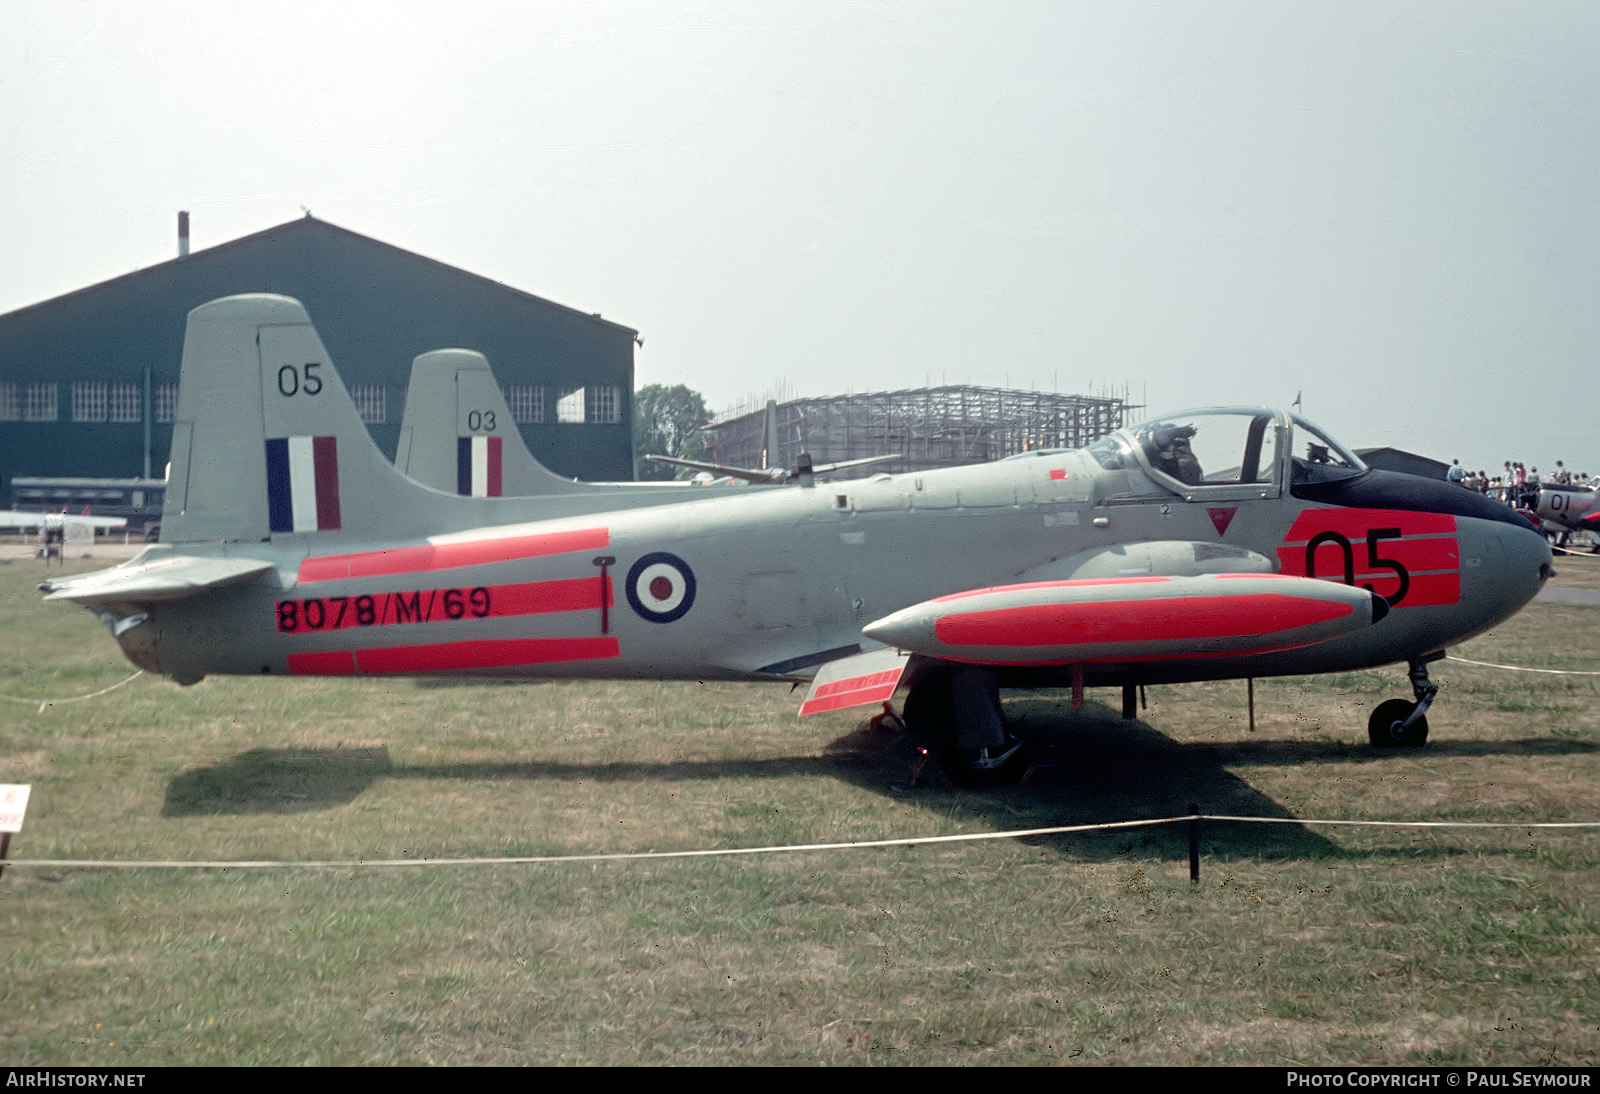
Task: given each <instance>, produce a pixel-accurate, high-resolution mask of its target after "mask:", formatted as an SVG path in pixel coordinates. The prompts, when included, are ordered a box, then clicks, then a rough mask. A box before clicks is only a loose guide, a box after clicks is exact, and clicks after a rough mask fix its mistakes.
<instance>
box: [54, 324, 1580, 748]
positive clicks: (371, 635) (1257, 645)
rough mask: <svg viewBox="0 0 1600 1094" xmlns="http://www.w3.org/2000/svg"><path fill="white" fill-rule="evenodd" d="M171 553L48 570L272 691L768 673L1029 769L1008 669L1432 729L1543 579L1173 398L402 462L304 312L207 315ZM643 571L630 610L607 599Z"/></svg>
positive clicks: (1390, 487) (187, 412) (1524, 539)
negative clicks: (624, 503) (975, 446)
mask: <svg viewBox="0 0 1600 1094" xmlns="http://www.w3.org/2000/svg"><path fill="white" fill-rule="evenodd" d="M176 419H177V420H176V422H175V423H174V430H173V438H174V439H173V449H172V472H171V480H170V483H169V487H168V490H167V494H166V509H165V512H164V514H163V519H162V529H163V539H164V540H165V542H163V543H161V544H158V545H154V546H152V547H149V548H147V549H146V550H145V551H144V552H143V553H142V554H141V555H139V556H138V557H137V558H135V559H133V560H131V561H129V562H127V563H125V564H123V565H121V566H117V567H114V568H112V569H109V570H102V571H98V572H94V573H89V574H84V575H80V576H74V577H70V578H65V579H58V580H54V581H48V582H45V583H44V584H43V585H42V586H41V588H42V589H43V590H44V591H45V593H46V594H47V598H48V599H52V600H66V601H71V602H75V603H78V604H81V605H83V606H85V607H87V608H89V609H90V610H91V611H93V612H95V613H96V614H97V615H98V616H99V618H100V619H101V620H102V621H103V622H105V624H106V625H107V626H108V628H109V629H110V630H111V633H112V634H113V635H114V636H115V638H116V640H117V641H118V643H119V644H120V645H121V647H122V649H123V651H124V653H125V654H126V655H127V656H128V658H129V659H130V660H131V661H133V662H134V663H135V664H136V665H139V666H140V667H142V668H145V669H148V670H150V671H152V672H156V673H163V674H166V675H168V676H170V677H172V678H173V679H174V680H176V681H177V682H179V683H181V684H192V683H194V682H196V681H198V680H200V679H201V678H202V677H204V676H206V675H207V674H212V673H236V674H252V675H269V676H316V675H324V676H353V675H464V676H478V677H577V678H585V677H587V678H653V679H682V680H706V679H723V680H773V681H793V682H804V681H807V680H809V681H810V682H811V687H810V690H809V692H808V693H807V695H806V698H805V700H804V702H803V703H802V704H801V713H802V714H808V713H814V712H816V711H819V710H831V709H840V708H844V707H850V706H854V705H862V704H877V703H881V702H883V701H885V700H888V699H889V698H890V697H891V696H892V695H893V694H894V692H895V690H896V688H897V687H899V686H900V685H901V684H902V683H904V684H905V685H906V686H907V687H908V689H909V691H908V694H907V697H906V700H905V716H906V721H907V723H908V725H909V727H910V728H911V729H912V730H913V731H914V732H915V733H917V734H919V735H921V736H922V737H923V738H924V739H925V740H927V742H928V744H929V746H930V748H931V749H933V750H934V751H935V752H936V753H937V754H938V756H939V757H940V759H941V762H942V763H943V764H944V766H945V769H946V771H947V772H949V773H950V774H951V775H952V777H954V778H962V777H969V776H972V777H982V776H983V775H985V774H986V773H994V772H996V770H997V769H999V768H1001V767H1002V765H1003V764H1004V762H1005V761H1006V760H1007V758H1008V757H1012V756H1014V755H1015V754H1016V747H1017V744H1016V742H1015V741H1013V740H1012V739H1011V738H1009V736H1008V733H1007V728H1006V726H1005V724H1004V722H1003V720H1002V717H1001V708H1000V703H999V692H1000V689H1001V688H1037V687H1070V688H1071V689H1072V693H1073V698H1074V704H1075V705H1076V704H1077V703H1078V702H1079V701H1081V696H1082V694H1083V690H1084V689H1085V688H1087V687H1119V688H1121V690H1122V699H1123V713H1124V715H1125V716H1127V717H1130V718H1131V717H1133V716H1134V711H1135V698H1136V696H1137V689H1138V688H1139V687H1140V686H1141V685H1144V684H1153V683H1174V682H1183V681H1194V680H1211V679H1228V678H1239V677H1256V676H1274V675H1285V674H1305V673H1320V672H1343V671H1349V670H1353V669H1364V668H1372V667H1376V666H1381V665H1389V664H1397V663H1398V664H1405V665H1407V666H1408V669H1409V677H1410V682H1411V685H1412V698H1410V699H1393V700H1390V701H1388V702H1385V703H1382V704H1380V705H1379V706H1378V707H1377V709H1376V710H1375V711H1374V712H1373V714H1372V717H1371V719H1369V722H1368V733H1369V736H1370V738H1371V740H1372V741H1373V743H1374V744H1376V745H1384V746H1394V745H1416V744H1421V743H1422V742H1423V741H1424V740H1425V739H1426V736H1427V719H1426V713H1427V710H1428V708H1429V706H1430V704H1431V703H1432V702H1433V699H1434V696H1435V694H1436V693H1437V688H1436V686H1435V685H1434V684H1433V683H1432V682H1431V681H1430V679H1429V675H1428V668H1427V666H1428V664H1429V663H1430V662H1432V661H1434V660H1437V659H1438V658H1440V657H1443V656H1444V650H1445V648H1446V647H1447V646H1450V645H1452V644H1455V643H1458V642H1461V641H1464V640H1465V639H1467V638H1470V637H1472V636H1473V635H1475V634H1478V633H1481V632H1482V631H1484V630H1487V629H1488V628H1490V627H1493V626H1494V625H1496V624H1497V623H1499V622H1500V621H1502V620H1504V619H1506V618H1507V617H1509V616H1510V615H1512V614H1513V613H1515V612H1516V611H1517V610H1519V609H1520V608H1521V607H1522V606H1523V605H1524V604H1526V603H1527V602H1528V600H1530V599H1531V598H1532V597H1533V596H1534V594H1535V593H1536V592H1537V591H1538V590H1539V588H1540V587H1541V585H1542V584H1543V582H1544V581H1545V580H1546V579H1547V578H1548V577H1549V576H1550V574H1551V572H1552V571H1551V566H1550V559H1551V555H1550V548H1549V546H1548V545H1547V544H1546V543H1545V541H1544V539H1543V538H1542V537H1541V536H1539V535H1538V534H1537V533H1535V532H1534V531H1533V530H1532V529H1530V528H1529V527H1528V526H1527V525H1526V523H1524V522H1523V521H1522V520H1521V519H1520V518H1519V517H1517V516H1516V515H1515V514H1514V513H1512V512H1511V511H1510V510H1509V509H1507V508H1506V507H1505V506H1502V505H1497V504H1495V503H1494V502H1491V501H1489V500H1487V499H1485V498H1482V497H1481V496H1479V495H1477V494H1473V493H1470V492H1468V491H1464V490H1461V489H1460V488H1459V487H1456V486H1452V485H1450V484H1447V483H1443V482H1438V483H1434V482H1432V481H1430V480H1426V479H1421V478H1417V477H1415V476H1410V475H1394V474H1386V473H1384V472H1381V471H1375V470H1369V469H1367V468H1366V467H1365V466H1364V465H1363V464H1362V463H1361V461H1360V460H1359V459H1358V458H1357V457H1355V456H1354V455H1352V454H1351V453H1350V452H1349V451H1348V449H1346V448H1345V447H1344V446H1343V445H1341V444H1339V443H1338V442H1337V441H1336V440H1334V439H1333V438H1332V437H1330V436H1328V435H1327V434H1326V433H1324V432H1322V431H1321V430H1320V429H1318V428H1317V427H1316V426H1314V425H1312V424H1311V423H1310V422H1308V421H1306V420H1305V419H1304V418H1301V417H1299V416H1297V415H1292V414H1288V413H1285V412H1281V411H1273V410H1267V409H1252V408H1222V409H1208V410H1197V411H1192V412H1188V413H1183V414H1174V415H1165V416H1163V417H1161V418H1158V419H1156V420H1153V421H1150V422H1146V423H1144V424H1142V425H1137V426H1133V427H1130V428H1127V429H1123V430H1119V431H1118V432H1116V433H1114V434H1111V435H1109V436H1107V437H1104V438H1102V439H1101V440H1099V441H1097V442H1095V443H1094V444H1092V445H1090V446H1089V447H1088V448H1086V449H1082V450H1075V451H1053V452H1043V453H1037V454H1027V455H1026V456H1024V457H1022V458H1012V459H1008V460H1002V461H998V462H995V463H991V464H984V465H978V466H971V467H961V468H953V469H947V470H939V471H925V472H913V473H909V474H902V475H888V474H879V475H876V476H874V477H872V478H870V479H866V480H858V481H854V482H848V483H839V484H831V485H823V484H818V483H816V482H815V481H814V480H812V481H811V482H810V483H809V484H807V481H806V480H801V482H800V484H799V485H798V486H796V487H791V488H786V489H777V490H743V491H736V492H730V493H727V494H724V493H722V492H720V491H704V492H703V493H702V494H701V495H700V496H699V497H698V498H696V500H691V501H685V502H682V503H680V504H673V505H665V506H655V505H643V506H629V507H619V508H606V509H603V510H598V511H597V510H595V509H593V508H591V507H589V505H590V503H588V502H585V501H584V500H583V498H584V496H583V495H576V494H556V493H552V494H547V495H541V496H533V497H520V498H515V497H500V498H495V497H487V496H477V495H463V494H459V493H456V492H453V491H440V490H434V489H430V488H429V487H426V486H422V485H419V484H417V483H415V482H413V481H411V480H410V479H408V478H406V477H405V476H404V475H403V474H401V472H400V471H399V470H397V469H396V468H395V467H394V465H392V464H390V463H389V462H388V461H387V460H386V459H384V458H383V455H382V454H381V453H380V452H379V450H378V449H377V448H376V446H375V445H373V443H372V441H371V439H370V438H369V436H368V435H367V431H366V428H365V427H364V426H363V425H362V423H361V420H360V418H359V416H358V414H357V412H356V410H355V407H354V405H353V403H352V402H351V400H350V398H349V395H348V394H347V392H346V391H345V388H344V385H343V384H342V383H341V382H340V381H339V378H338V374H337V371H336V370H335V368H334V366H333V363H332V362H331V361H330V360H329V357H328V354H327V351H326V349H325V348H324V347H323V345H322V342H321V340H320V339H319V337H318V336H317V333H316V331H315V330H314V328H313V327H312V324H311V321H310V318H309V317H308V316H307V314H306V312H305V310H304V309H303V308H302V307H301V305H300V304H299V303H298V302H297V301H294V300H291V299H289V298H287V297H281V296H272V295H265V294H259V295H246V296H236V297H229V298H225V299H222V300H217V301H213V302H212V303H210V304H206V305H203V306H202V307H199V308H197V309H195V310H194V311H193V312H191V313H190V315H189V320H188V329H187V333H186V337H185V342H184V351H183V362H182V373H181V384H180V386H179V398H178V408H177V415H176ZM619 585H620V586H621V588H620V595H619V590H618V588H617V587H618V586H619Z"/></svg>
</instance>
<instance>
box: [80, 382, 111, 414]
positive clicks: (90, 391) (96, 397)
mask: <svg viewBox="0 0 1600 1094" xmlns="http://www.w3.org/2000/svg"><path fill="white" fill-rule="evenodd" d="M72 420H73V421H75V422H103V421H105V420H106V382H105V381H104V380H74V381H72Z"/></svg>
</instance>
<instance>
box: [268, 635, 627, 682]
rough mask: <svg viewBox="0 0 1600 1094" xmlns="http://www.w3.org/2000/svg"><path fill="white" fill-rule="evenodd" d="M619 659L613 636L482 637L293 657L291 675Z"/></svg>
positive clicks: (398, 672) (397, 672)
mask: <svg viewBox="0 0 1600 1094" xmlns="http://www.w3.org/2000/svg"><path fill="white" fill-rule="evenodd" d="M620 655H621V651H620V649H619V647H618V645H617V640H616V639H615V638H484V639H478V640H477V641H472V642H432V643H428V644H426V645H421V646H390V647H388V648H381V647H380V648H377V649H365V650H329V651H326V652H324V653H291V654H290V655H289V671H290V672H291V673H293V674H294V675H296V676H350V675H356V674H359V675H362V676H368V675H377V676H384V675H401V674H407V673H424V672H465V671H470V670H473V669H502V668H515V667H517V666H520V665H548V664H552V663H554V662H559V661H601V660H605V659H608V658H612V657H618V656H620Z"/></svg>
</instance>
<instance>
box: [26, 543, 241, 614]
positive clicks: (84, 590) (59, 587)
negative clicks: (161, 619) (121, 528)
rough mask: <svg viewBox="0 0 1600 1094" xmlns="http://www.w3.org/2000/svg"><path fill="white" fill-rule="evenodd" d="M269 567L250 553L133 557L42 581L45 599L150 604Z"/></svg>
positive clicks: (237, 579)
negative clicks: (119, 563) (118, 563)
mask: <svg viewBox="0 0 1600 1094" xmlns="http://www.w3.org/2000/svg"><path fill="white" fill-rule="evenodd" d="M270 569H272V563H270V562H263V561H261V560H260V559H253V558H191V557H187V556H183V555H178V556H175V557H168V558H159V559H156V560H155V561H152V562H139V561H138V560H135V561H133V562H130V563H126V564H124V565H122V566H114V567H112V568H111V569H109V570H96V571H95V572H94V573H90V574H84V575H82V576H81V577H68V578H62V579H58V580H54V581H45V582H41V583H40V585H39V588H40V589H41V590H42V591H43V592H44V593H46V594H47V595H46V596H45V599H46V600H70V601H72V602H73V603H76V604H117V603H134V604H150V603H154V602H156V601H161V600H181V599H182V598H184V597H186V596H193V595H194V594H195V593H198V592H201V591H202V590H205V589H216V588H221V587H222V586H225V585H237V584H239V583H240V582H243V581H248V580H250V579H251V578H252V577H255V576H256V575H258V574H262V573H265V572H266V571H268V570H270Z"/></svg>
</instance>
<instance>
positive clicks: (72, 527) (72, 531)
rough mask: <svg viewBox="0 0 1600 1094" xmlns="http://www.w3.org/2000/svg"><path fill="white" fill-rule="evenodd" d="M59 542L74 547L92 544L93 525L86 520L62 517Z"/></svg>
mask: <svg viewBox="0 0 1600 1094" xmlns="http://www.w3.org/2000/svg"><path fill="white" fill-rule="evenodd" d="M61 542H62V543H67V544H71V545H73V546H75V547H76V546H79V545H88V544H92V543H93V542H94V525H92V524H90V523H89V522H88V521H86V520H73V519H72V518H71V517H62V518H61Z"/></svg>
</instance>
